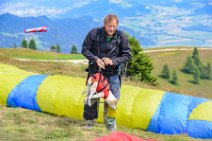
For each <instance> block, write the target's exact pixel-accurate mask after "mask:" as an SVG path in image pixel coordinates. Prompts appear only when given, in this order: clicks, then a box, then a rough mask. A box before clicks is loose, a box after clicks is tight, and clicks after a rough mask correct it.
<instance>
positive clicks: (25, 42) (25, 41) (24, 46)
mask: <svg viewBox="0 0 212 141" xmlns="http://www.w3.org/2000/svg"><path fill="white" fill-rule="evenodd" d="M21 47H23V48H28V43H27V40H26V39H23V40H22V42H21Z"/></svg>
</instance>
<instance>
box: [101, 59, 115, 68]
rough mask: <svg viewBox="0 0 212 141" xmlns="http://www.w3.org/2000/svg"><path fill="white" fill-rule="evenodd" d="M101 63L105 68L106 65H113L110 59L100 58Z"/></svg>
mask: <svg viewBox="0 0 212 141" xmlns="http://www.w3.org/2000/svg"><path fill="white" fill-rule="evenodd" d="M102 61H103V62H104V64H105V65H106V66H107V65H110V66H112V65H113V61H112V60H111V59H110V58H102Z"/></svg>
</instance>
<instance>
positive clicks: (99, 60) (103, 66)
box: [96, 58, 105, 69]
mask: <svg viewBox="0 0 212 141" xmlns="http://www.w3.org/2000/svg"><path fill="white" fill-rule="evenodd" d="M96 64H97V66H98V67H100V68H101V69H105V63H104V62H103V61H102V60H101V59H99V58H98V59H97V60H96Z"/></svg>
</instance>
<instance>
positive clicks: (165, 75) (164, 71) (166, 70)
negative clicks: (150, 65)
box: [161, 64, 170, 79]
mask: <svg viewBox="0 0 212 141" xmlns="http://www.w3.org/2000/svg"><path fill="white" fill-rule="evenodd" d="M161 77H162V78H165V79H169V78H170V71H169V67H168V65H167V64H165V65H164V66H163V69H162V71H161Z"/></svg>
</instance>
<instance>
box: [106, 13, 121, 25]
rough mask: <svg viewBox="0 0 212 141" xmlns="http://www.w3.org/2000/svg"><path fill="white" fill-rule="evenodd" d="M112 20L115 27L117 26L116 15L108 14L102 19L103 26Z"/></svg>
mask: <svg viewBox="0 0 212 141" xmlns="http://www.w3.org/2000/svg"><path fill="white" fill-rule="evenodd" d="M112 20H116V22H117V25H118V22H119V20H118V17H117V16H116V15H113V14H108V15H107V16H106V17H105V19H104V24H107V23H110V22H111V21H112Z"/></svg>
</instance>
